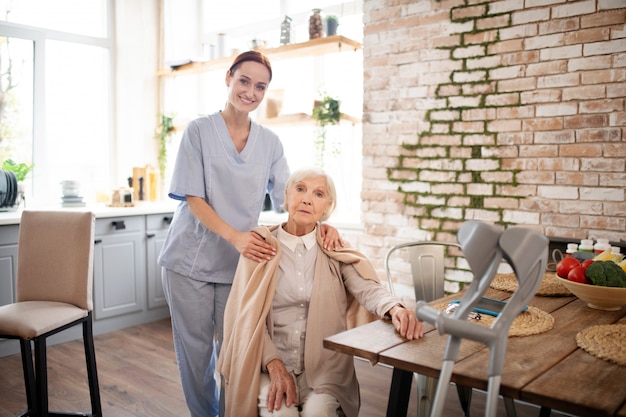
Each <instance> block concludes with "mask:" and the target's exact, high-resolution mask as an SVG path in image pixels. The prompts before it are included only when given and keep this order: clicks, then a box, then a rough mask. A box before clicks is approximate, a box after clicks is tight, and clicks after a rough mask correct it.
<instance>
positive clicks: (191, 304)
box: [162, 268, 231, 417]
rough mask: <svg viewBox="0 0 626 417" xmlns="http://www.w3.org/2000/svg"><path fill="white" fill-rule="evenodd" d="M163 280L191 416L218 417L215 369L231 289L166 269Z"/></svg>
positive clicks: (229, 286)
mask: <svg viewBox="0 0 626 417" xmlns="http://www.w3.org/2000/svg"><path fill="white" fill-rule="evenodd" d="M162 277H163V278H162V279H163V292H164V293H165V298H166V300H167V303H168V305H169V307H170V315H171V320H172V334H173V337H174V350H175V351H176V360H177V361H178V370H179V372H180V379H181V382H182V387H183V392H184V394H185V401H186V402H187V407H189V412H190V415H191V417H217V416H219V415H220V413H219V410H220V409H221V410H223V404H222V405H221V406H220V395H219V387H220V383H219V375H217V374H216V373H215V365H216V363H217V357H218V355H219V352H220V346H221V344H222V340H223V338H224V308H225V307H226V300H228V295H229V294H230V289H231V285H230V284H215V283H211V282H202V281H197V280H194V279H191V278H189V277H186V276H184V275H180V274H178V273H176V272H173V271H171V270H168V269H166V268H162ZM222 402H223V401H222ZM221 415H223V413H221Z"/></svg>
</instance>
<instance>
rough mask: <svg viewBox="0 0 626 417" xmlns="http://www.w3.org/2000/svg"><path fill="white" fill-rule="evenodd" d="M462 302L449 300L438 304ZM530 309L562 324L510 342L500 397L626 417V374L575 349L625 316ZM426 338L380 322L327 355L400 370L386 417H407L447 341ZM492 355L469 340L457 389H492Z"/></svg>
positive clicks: (582, 306) (568, 308) (558, 304)
mask: <svg viewBox="0 0 626 417" xmlns="http://www.w3.org/2000/svg"><path fill="white" fill-rule="evenodd" d="M486 295H487V296H489V297H493V298H498V299H506V298H507V297H509V296H510V293H507V292H503V291H496V290H493V289H490V290H488V292H487V294H486ZM454 298H459V295H458V294H456V295H450V296H448V297H444V298H442V299H440V300H436V301H434V302H433V304H434V303H441V302H447V301H449V300H451V299H454ZM530 305H532V306H535V307H537V308H539V309H541V310H543V311H546V312H549V313H551V314H552V315H553V317H554V319H555V324H554V328H553V329H552V330H550V331H548V332H545V333H542V334H538V335H532V336H525V337H510V338H509V342H508V346H507V353H506V360H505V366H504V371H503V374H502V383H501V386H500V394H501V395H506V396H508V397H511V398H513V399H517V400H522V401H526V402H529V403H533V404H537V405H539V406H542V407H547V408H551V409H555V410H560V411H564V412H567V413H572V414H575V415H577V416H585V417H587V416H588V417H601V416H622V417H626V366H620V365H615V364H612V363H610V362H608V361H605V360H602V359H598V358H596V357H595V356H592V355H590V354H589V353H587V352H585V351H584V350H582V349H580V348H578V346H577V345H576V339H575V338H576V334H577V333H578V332H579V331H580V330H582V329H584V328H586V327H589V326H593V325H597V324H612V323H618V322H619V323H626V308H622V309H621V310H619V311H600V310H595V309H591V308H589V307H587V306H586V303H585V302H583V301H581V300H579V299H578V298H576V297H573V296H572V297H541V296H536V297H534V298H533V300H532V302H531V303H530ZM425 330H426V334H425V336H424V338H422V339H418V340H413V341H410V342H409V341H406V340H404V339H403V338H402V337H400V336H399V335H398V334H397V333H396V332H395V330H394V328H393V326H392V324H391V323H390V322H389V321H382V320H379V321H375V322H373V323H369V324H367V325H364V326H360V327H357V328H355V329H351V330H348V331H345V332H342V333H339V334H337V335H334V336H331V337H328V338H326V339H325V340H324V347H325V348H327V349H332V350H335V351H338V352H343V353H347V354H350V355H354V356H359V357H362V358H366V359H368V360H370V362H372V363H373V364H374V363H376V362H380V363H384V364H387V365H391V366H393V367H394V373H393V379H392V383H391V389H390V396H389V403H388V407H387V416H405V415H406V412H407V407H408V401H409V394H410V390H411V382H412V373H413V372H417V373H420V374H423V375H427V376H431V377H435V378H437V377H438V376H439V371H440V370H441V362H442V359H443V351H444V348H445V345H446V342H447V336H445V335H439V334H438V333H437V331H436V330H434V328H433V327H432V326H431V325H429V324H425ZM488 359H489V350H488V349H487V348H486V346H484V345H482V344H480V343H478V342H474V341H470V340H464V341H463V342H462V343H461V348H460V351H459V355H458V360H457V362H456V364H455V367H454V371H453V374H452V382H455V383H458V384H461V385H465V386H469V387H473V388H478V389H482V390H486V389H487V368H488Z"/></svg>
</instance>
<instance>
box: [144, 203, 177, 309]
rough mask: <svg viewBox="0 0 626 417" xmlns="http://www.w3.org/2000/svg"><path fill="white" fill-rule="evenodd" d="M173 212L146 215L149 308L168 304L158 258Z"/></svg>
mask: <svg viewBox="0 0 626 417" xmlns="http://www.w3.org/2000/svg"><path fill="white" fill-rule="evenodd" d="M172 217H173V214H172V213H166V214H150V215H148V216H146V267H147V283H148V309H153V308H159V307H164V306H167V301H166V300H165V295H164V294H163V284H162V282H161V267H160V266H159V265H158V263H157V260H158V258H159V253H161V248H162V247H163V243H164V242H165V237H166V236H167V230H168V229H169V226H170V223H171V222H172Z"/></svg>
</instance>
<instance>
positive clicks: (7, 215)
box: [0, 200, 178, 226]
mask: <svg viewBox="0 0 626 417" xmlns="http://www.w3.org/2000/svg"><path fill="white" fill-rule="evenodd" d="M177 205H178V203H177V202H176V201H174V200H171V201H154V202H147V201H146V202H144V201H141V202H135V205H134V207H108V206H107V205H106V204H88V205H86V206H85V207H68V208H66V207H61V206H60V205H50V206H37V207H35V206H33V207H30V206H29V207H27V208H26V209H28V210H63V211H92V212H93V213H94V214H95V215H96V218H106V217H118V216H141V215H147V214H160V213H172V212H174V210H176V206H177ZM23 210H24V209H22V208H20V209H18V210H16V211H4V212H0V226H6V225H14V224H20V218H21V216H22V211H23Z"/></svg>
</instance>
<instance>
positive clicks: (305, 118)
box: [257, 113, 361, 126]
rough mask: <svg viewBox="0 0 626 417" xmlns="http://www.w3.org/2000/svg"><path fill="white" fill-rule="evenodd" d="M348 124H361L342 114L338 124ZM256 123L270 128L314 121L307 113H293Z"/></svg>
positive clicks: (354, 118)
mask: <svg viewBox="0 0 626 417" xmlns="http://www.w3.org/2000/svg"><path fill="white" fill-rule="evenodd" d="M343 121H346V122H349V123H352V124H353V125H355V124H358V123H361V119H359V118H358V117H354V116H350V115H347V114H342V115H341V119H340V122H343ZM257 123H259V124H262V125H264V126H272V125H295V124H304V123H315V119H313V116H312V115H310V114H307V113H295V114H284V115H279V116H276V117H270V118H263V119H259V120H257Z"/></svg>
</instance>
